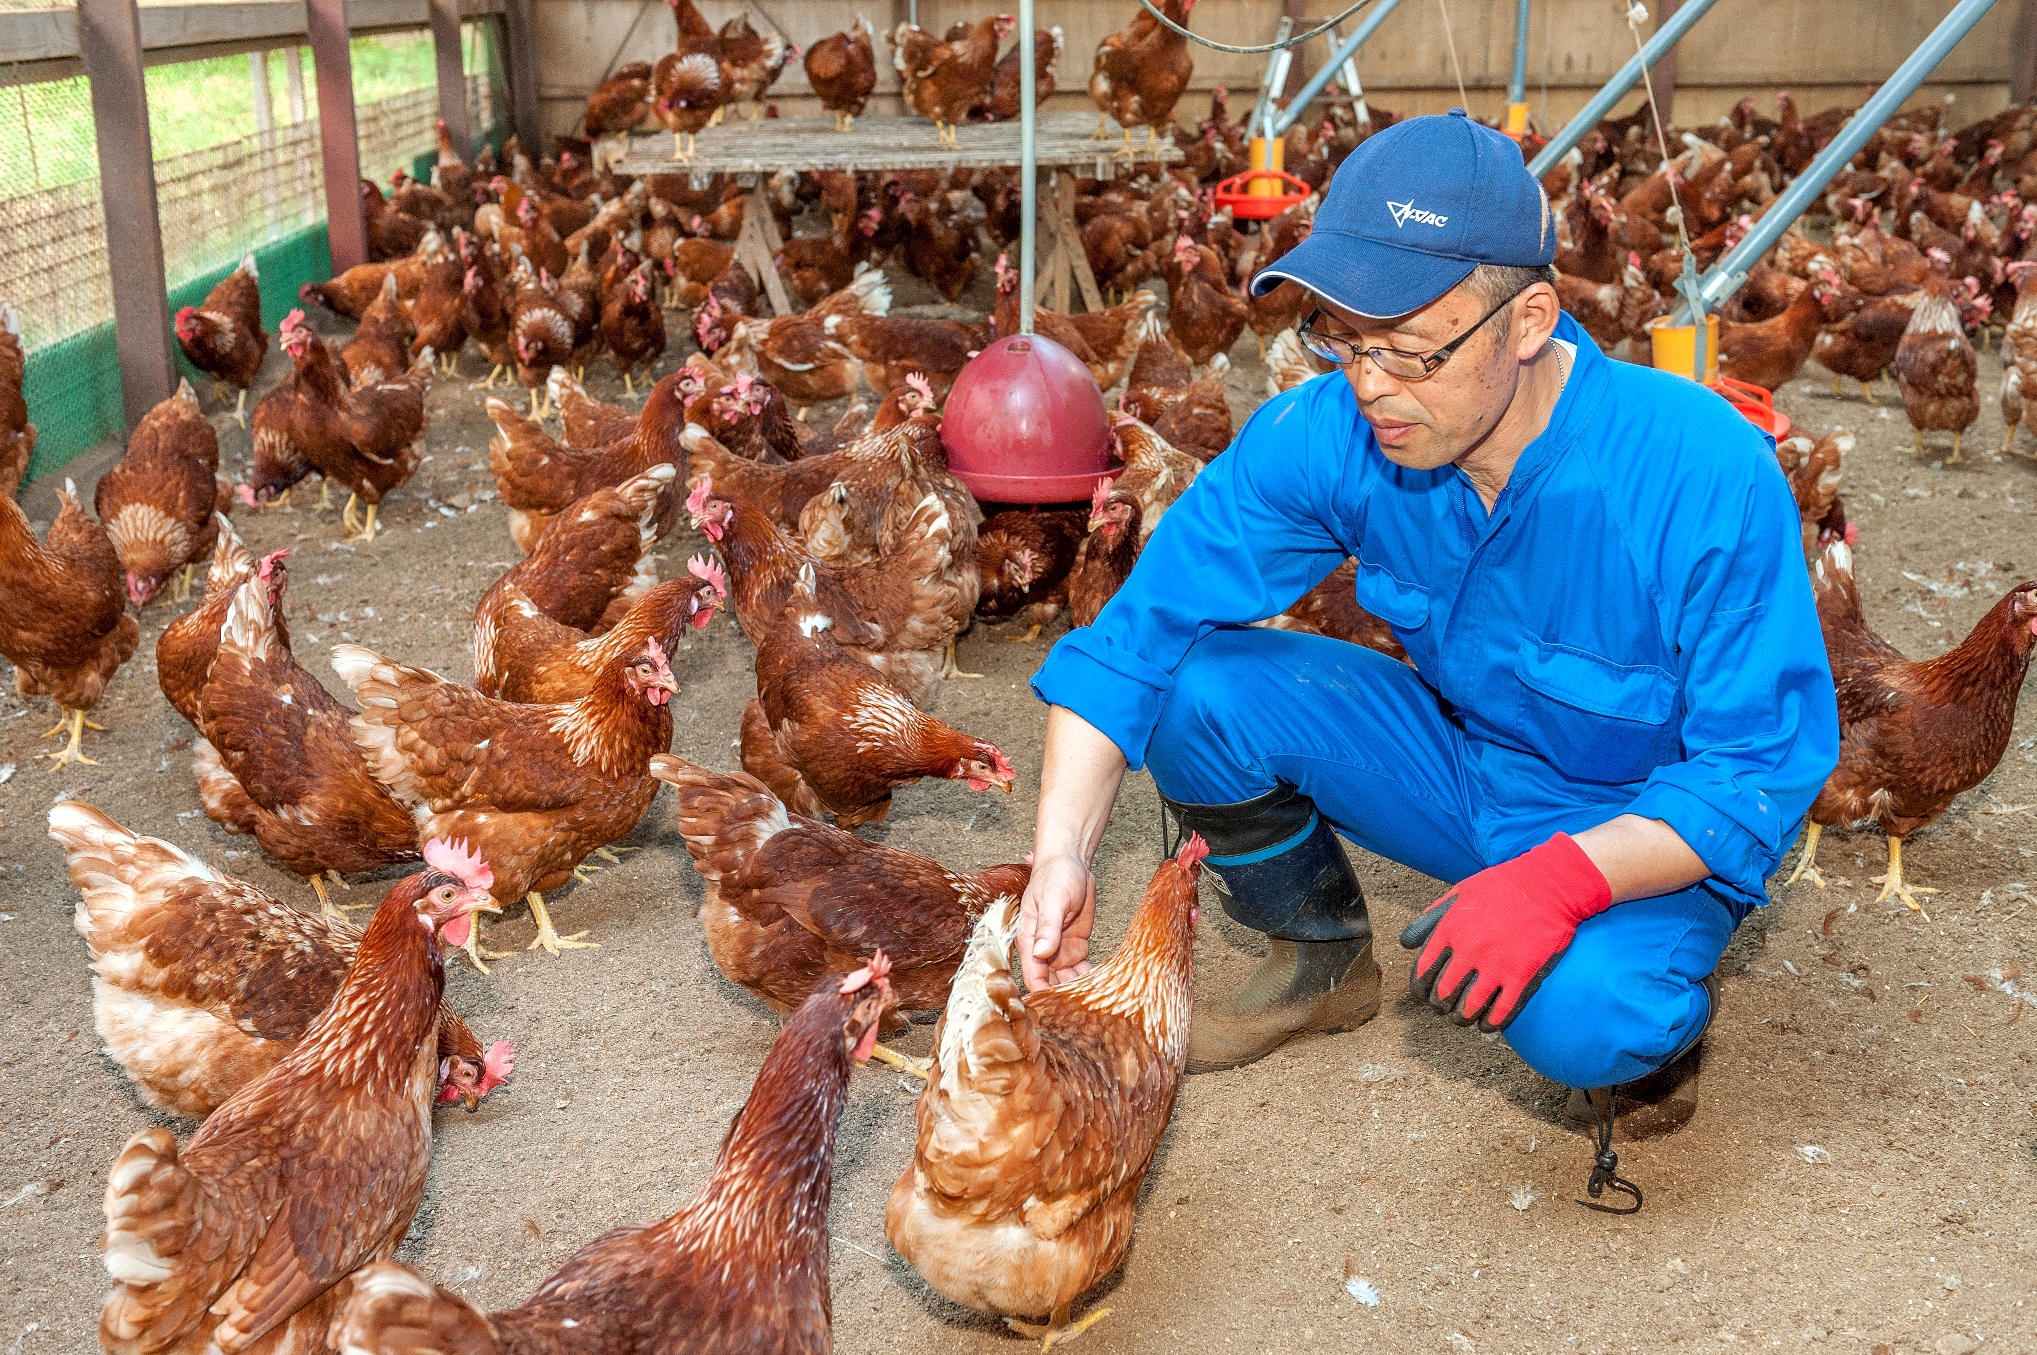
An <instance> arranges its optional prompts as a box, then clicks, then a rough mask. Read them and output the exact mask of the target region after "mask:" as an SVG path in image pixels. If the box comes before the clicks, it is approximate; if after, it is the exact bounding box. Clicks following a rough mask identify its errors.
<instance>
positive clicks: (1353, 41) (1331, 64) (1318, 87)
mask: <svg viewBox="0 0 2037 1355" xmlns="http://www.w3.org/2000/svg"><path fill="white" fill-rule="evenodd" d="M1399 3H1400V0H1374V4H1373V6H1372V8H1371V9H1369V10H1367V11H1366V12H1365V17H1364V18H1363V19H1360V20H1359V21H1358V28H1357V31H1356V32H1354V33H1352V34H1351V36H1350V38H1349V39H1347V40H1346V41H1345V42H1344V44H1343V45H1342V46H1340V47H1338V48H1337V50H1336V51H1334V52H1332V53H1330V59H1329V60H1328V61H1325V62H1324V63H1323V68H1322V69H1321V70H1319V71H1317V72H1316V73H1315V74H1314V75H1311V76H1310V77H1309V78H1308V83H1307V84H1305V85H1303V86H1302V87H1301V89H1300V90H1298V91H1297V92H1296V93H1295V96H1294V97H1293V98H1292V99H1289V100H1288V101H1287V107H1286V108H1284V109H1282V110H1281V111H1280V113H1279V115H1278V116H1277V117H1275V118H1274V119H1273V122H1272V123H1271V125H1270V126H1269V127H1268V128H1267V131H1268V133H1269V134H1270V135H1273V136H1279V135H1280V134H1281V133H1283V132H1285V131H1286V130H1287V129H1288V128H1289V127H1291V126H1293V125H1294V121H1295V119H1297V118H1299V117H1300V116H1301V115H1302V112H1303V111H1304V110H1305V109H1307V108H1308V106H1309V104H1310V102H1311V101H1313V100H1314V98H1315V97H1316V95H1318V94H1321V93H1322V92H1323V86H1324V85H1327V84H1329V83H1330V81H1332V80H1334V79H1336V77H1337V72H1338V71H1340V70H1342V69H1344V63H1345V62H1347V61H1351V60H1352V59H1353V58H1355V57H1356V56H1357V55H1358V49H1359V48H1360V47H1363V46H1364V45H1365V39H1367V38H1369V37H1371V36H1372V31H1373V30H1374V29H1376V28H1378V27H1379V25H1380V24H1382V23H1384V22H1385V21H1386V16H1387V15H1389V14H1391V13H1393V10H1394V6H1396V5H1398V4H1399ZM1351 74H1352V78H1353V79H1356V78H1357V68H1356V67H1355V66H1354V67H1353V68H1352V72H1351Z"/></svg>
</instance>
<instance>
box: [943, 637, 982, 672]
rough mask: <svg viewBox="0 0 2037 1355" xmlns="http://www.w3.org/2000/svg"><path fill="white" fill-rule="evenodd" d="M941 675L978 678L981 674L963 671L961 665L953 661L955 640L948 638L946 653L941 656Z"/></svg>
mask: <svg viewBox="0 0 2037 1355" xmlns="http://www.w3.org/2000/svg"><path fill="white" fill-rule="evenodd" d="M941 676H942V677H944V678H951V677H960V678H980V677H982V676H983V674H981V673H965V672H963V671H962V668H961V665H959V664H957V663H956V662H955V642H954V641H953V640H950V641H948V651H947V653H945V654H943V655H942V656H941Z"/></svg>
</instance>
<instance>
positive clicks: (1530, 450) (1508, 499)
mask: <svg viewBox="0 0 2037 1355" xmlns="http://www.w3.org/2000/svg"><path fill="white" fill-rule="evenodd" d="M1555 337H1556V338H1558V339H1562V340H1564V341H1565V342H1567V343H1570V344H1573V345H1575V348H1576V357H1575V358H1573V359H1572V360H1571V364H1570V371H1569V373H1568V375H1567V376H1566V378H1565V380H1564V382H1563V391H1562V393H1561V394H1559V395H1558V396H1557V397H1556V408H1554V409H1552V410H1550V411H1549V422H1548V424H1547V425H1546V426H1545V427H1544V428H1543V429H1542V432H1541V434H1540V435H1539V436H1537V437H1536V438H1535V440H1534V441H1533V442H1530V443H1529V444H1528V445H1527V446H1526V447H1523V448H1522V449H1521V454H1520V456H1519V457H1518V458H1517V459H1516V460H1515V461H1514V468H1513V471H1512V472H1511V473H1510V474H1509V475H1508V476H1507V483H1506V488H1505V489H1502V490H1501V491H1500V494H1499V498H1498V500H1497V501H1495V502H1494V504H1493V506H1492V512H1491V513H1490V514H1487V515H1485V518H1486V520H1485V531H1486V532H1488V533H1489V532H1491V531H1492V530H1494V529H1496V528H1497V527H1498V526H1499V525H1500V523H1501V522H1503V521H1504V520H1505V519H1506V518H1508V517H1510V516H1511V515H1512V513H1513V511H1514V510H1515V509H1516V508H1518V507H1520V506H1521V504H1522V503H1523V502H1524V501H1525V500H1527V499H1528V498H1530V497H1532V496H1533V493H1534V490H1535V489H1536V487H1537V485H1538V484H1539V482H1540V481H1541V479H1542V477H1543V475H1544V473H1545V472H1547V471H1548V469H1549V468H1550V467H1551V466H1554V465H1555V464H1556V463H1557V462H1558V461H1560V460H1561V459H1562V458H1563V454H1564V453H1565V452H1567V451H1569V450H1570V448H1571V447H1572V446H1573V445H1574V444H1575V443H1576V442H1577V440H1578V436H1579V434H1580V433H1582V432H1583V430H1584V428H1585V427H1586V425H1587V424H1588V422H1589V416H1590V414H1591V411H1592V410H1594V409H1596V408H1597V406H1598V396H1599V392H1600V390H1601V388H1602V387H1603V386H1604V384H1605V377H1606V371H1605V366H1606V356H1605V354H1603V353H1601V352H1599V350H1598V345H1597V344H1595V343H1593V342H1592V340H1591V337H1590V336H1589V335H1587V334H1586V333H1585V332H1584V331H1583V330H1581V329H1579V328H1578V325H1577V322H1576V321H1575V320H1573V319H1571V318H1570V316H1569V314H1568V313H1563V314H1559V315H1558V316H1557V318H1556V333H1555ZM1457 479H1458V481H1459V483H1460V484H1461V485H1462V486H1463V487H1464V490H1465V492H1467V493H1468V494H1470V495H1471V497H1472V499H1473V500H1474V501H1476V502H1479V504H1480V507H1481V509H1482V508H1483V501H1482V500H1479V499H1478V490H1477V487H1476V486H1474V485H1473V484H1472V483H1471V477H1470V476H1468V475H1466V474H1465V473H1464V472H1463V471H1461V470H1459V471H1458V472H1457Z"/></svg>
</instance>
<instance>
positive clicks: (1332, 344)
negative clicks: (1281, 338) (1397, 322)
mask: <svg viewBox="0 0 2037 1355" xmlns="http://www.w3.org/2000/svg"><path fill="white" fill-rule="evenodd" d="M1534 285H1535V284H1533V283H1532V282H1531V283H1529V284H1528V287H1532V286H1534ZM1527 290H1528V288H1527V287H1523V288H1521V290H1520V292H1514V293H1511V294H1510V295H1509V296H1508V297H1507V298H1506V300H1504V301H1502V302H1500V303H1499V304H1498V305H1497V306H1494V307H1493V308H1492V309H1491V310H1489V311H1487V312H1486V313H1485V314H1484V315H1481V316H1479V317H1478V320H1477V322H1476V323H1475V324H1473V325H1472V326H1471V328H1469V329H1467V330H1465V331H1464V332H1463V333H1462V334H1459V335H1458V336H1457V337H1456V338H1454V339H1452V340H1450V342H1448V343H1446V344H1444V345H1443V346H1442V347H1441V348H1438V349H1437V350H1436V351H1435V352H1433V353H1406V352H1402V351H1401V350H1400V349H1398V348H1360V347H1359V346H1358V345H1357V344H1355V343H1353V342H1351V341H1350V340H1349V339H1345V338H1339V337H1338V336H1337V335H1335V334H1324V333H1321V332H1320V331H1318V330H1317V329H1316V327H1315V325H1316V321H1317V320H1319V319H1321V318H1322V314H1323V308H1322V307H1320V306H1318V307H1316V308H1315V309H1314V310H1313V311H1310V312H1309V317H1308V319H1306V320H1304V321H1303V322H1302V325H1301V328H1300V330H1298V331H1297V334H1298V335H1299V337H1300V339H1301V341H1302V343H1303V344H1304V345H1306V346H1307V348H1308V351H1309V352H1311V353H1314V354H1315V355H1316V356H1317V357H1319V358H1321V359H1322V360H1323V361H1325V362H1333V363H1335V364H1336V365H1337V366H1339V367H1349V366H1350V365H1351V364H1352V363H1354V362H1356V361H1358V359H1359V358H1371V359H1372V365H1373V366H1375V367H1377V368H1379V370H1380V371H1382V372H1385V373H1386V374H1387V375H1388V376H1391V377H1397V378H1399V379H1400V380H1402V381H1423V380H1426V379H1427V378H1429V377H1432V376H1434V375H1435V374H1436V369H1437V368H1438V367H1441V366H1442V365H1443V364H1444V363H1446V362H1448V361H1449V360H1450V358H1451V356H1452V355H1453V354H1454V353H1456V351H1457V350H1458V349H1459V348H1461V347H1463V346H1464V341H1465V340H1466V339H1468V338H1470V337H1471V336H1472V335H1474V334H1476V333H1477V332H1478V331H1479V330H1480V329H1483V328H1484V327H1485V322H1486V321H1488V320H1490V319H1492V317H1493V316H1495V315H1498V314H1499V313H1500V312H1501V311H1503V310H1505V309H1506V308H1507V307H1508V306H1510V305H1512V304H1513V301H1514V298H1515V297H1517V296H1519V295H1520V294H1521V292H1525V291H1527Z"/></svg>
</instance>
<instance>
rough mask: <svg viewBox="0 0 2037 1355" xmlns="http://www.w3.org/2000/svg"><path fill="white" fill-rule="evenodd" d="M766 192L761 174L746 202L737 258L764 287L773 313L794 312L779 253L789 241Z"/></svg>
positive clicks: (737, 233)
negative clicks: (786, 240)
mask: <svg viewBox="0 0 2037 1355" xmlns="http://www.w3.org/2000/svg"><path fill="white" fill-rule="evenodd" d="M764 192H765V190H764V176H763V175H761V174H759V175H758V176H757V183H756V186H755V187H754V188H752V189H751V190H750V196H749V198H748V200H747V201H745V202H744V203H743V226H742V229H741V230H739V231H738V232H736V259H737V260H738V261H739V262H740V263H741V264H742V265H743V268H744V270H745V271H746V272H748V273H749V275H750V276H751V278H753V279H754V280H755V281H756V283H757V285H758V286H759V287H762V288H763V289H764V296H765V299H766V300H768V301H769V302H770V303H771V313H772V314H773V315H790V314H792V312H793V310H794V309H795V307H794V306H793V303H792V296H791V293H789V292H787V291H786V290H785V279H783V278H782V277H780V276H779V275H778V254H779V252H780V251H781V250H783V249H784V248H785V241H784V239H783V238H782V237H781V236H780V235H779V234H778V221H777V219H776V218H775V217H773V216H772V215H771V204H770V202H769V201H768V200H767V199H766V198H765V196H764Z"/></svg>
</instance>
